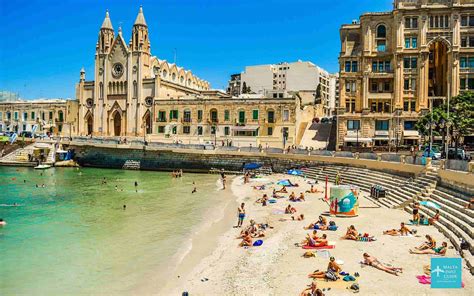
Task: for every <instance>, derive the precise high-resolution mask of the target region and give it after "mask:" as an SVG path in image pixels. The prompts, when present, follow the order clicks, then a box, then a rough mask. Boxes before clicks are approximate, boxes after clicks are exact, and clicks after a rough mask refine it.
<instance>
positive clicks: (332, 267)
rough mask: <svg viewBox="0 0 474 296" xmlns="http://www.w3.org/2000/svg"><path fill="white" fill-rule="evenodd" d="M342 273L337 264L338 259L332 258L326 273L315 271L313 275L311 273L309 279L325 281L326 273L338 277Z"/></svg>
mask: <svg viewBox="0 0 474 296" xmlns="http://www.w3.org/2000/svg"><path fill="white" fill-rule="evenodd" d="M341 271H342V268H341V267H340V266H339V264H337V263H336V259H335V258H334V257H331V258H330V259H329V264H328V269H327V271H326V272H324V271H319V270H315V271H314V272H313V273H310V274H309V275H308V277H310V278H314V279H324V278H326V273H328V272H332V273H335V274H336V275H337V274H338V273H339V272H341Z"/></svg>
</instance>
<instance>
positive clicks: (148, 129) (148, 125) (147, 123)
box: [143, 110, 153, 135]
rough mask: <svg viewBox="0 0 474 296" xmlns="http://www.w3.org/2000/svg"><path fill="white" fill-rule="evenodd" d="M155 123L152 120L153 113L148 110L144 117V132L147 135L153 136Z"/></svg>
mask: <svg viewBox="0 0 474 296" xmlns="http://www.w3.org/2000/svg"><path fill="white" fill-rule="evenodd" d="M152 124H153V122H152V120H151V113H150V110H147V111H146V112H145V115H143V132H144V134H145V135H148V134H151V133H152V131H153V126H152Z"/></svg>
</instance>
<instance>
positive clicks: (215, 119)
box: [210, 109, 219, 123]
mask: <svg viewBox="0 0 474 296" xmlns="http://www.w3.org/2000/svg"><path fill="white" fill-rule="evenodd" d="M210 115H211V122H212V123H216V122H218V121H219V119H218V116H217V110H216V109H212V110H211V114H210Z"/></svg>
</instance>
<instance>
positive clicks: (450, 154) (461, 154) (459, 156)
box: [448, 148, 466, 159]
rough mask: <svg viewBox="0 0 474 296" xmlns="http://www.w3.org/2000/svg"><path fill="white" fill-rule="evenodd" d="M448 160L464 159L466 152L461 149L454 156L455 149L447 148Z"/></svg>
mask: <svg viewBox="0 0 474 296" xmlns="http://www.w3.org/2000/svg"><path fill="white" fill-rule="evenodd" d="M448 158H449V159H466V151H464V149H462V148H458V150H457V154H456V148H449V150H448Z"/></svg>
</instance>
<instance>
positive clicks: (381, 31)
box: [375, 23, 387, 39]
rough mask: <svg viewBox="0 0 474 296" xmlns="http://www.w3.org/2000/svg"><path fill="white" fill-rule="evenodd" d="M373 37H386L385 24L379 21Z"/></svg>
mask: <svg viewBox="0 0 474 296" xmlns="http://www.w3.org/2000/svg"><path fill="white" fill-rule="evenodd" d="M375 38H384V39H385V38H387V25H385V24H384V23H380V24H378V25H377V27H376V28H375Z"/></svg>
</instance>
